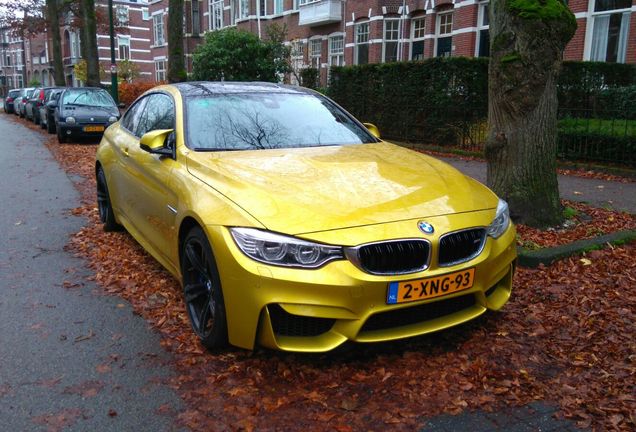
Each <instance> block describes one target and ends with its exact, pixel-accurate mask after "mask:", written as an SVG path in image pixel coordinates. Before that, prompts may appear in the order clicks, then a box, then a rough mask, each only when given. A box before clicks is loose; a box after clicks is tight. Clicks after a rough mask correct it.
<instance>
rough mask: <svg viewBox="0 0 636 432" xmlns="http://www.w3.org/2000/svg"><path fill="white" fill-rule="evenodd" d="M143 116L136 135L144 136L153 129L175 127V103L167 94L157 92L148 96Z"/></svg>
mask: <svg viewBox="0 0 636 432" xmlns="http://www.w3.org/2000/svg"><path fill="white" fill-rule="evenodd" d="M147 99H148V102H147V103H146V106H145V109H144V113H143V116H142V117H141V121H140V122H139V126H138V127H137V130H136V133H135V135H137V136H138V137H141V136H143V135H144V134H145V133H148V132H150V131H153V130H158V129H174V103H173V102H172V98H171V97H170V96H168V95H165V94H160V93H155V94H151V95H150V96H148V98H147Z"/></svg>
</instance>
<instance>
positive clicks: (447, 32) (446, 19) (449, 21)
mask: <svg viewBox="0 0 636 432" xmlns="http://www.w3.org/2000/svg"><path fill="white" fill-rule="evenodd" d="M452 35H453V12H452V11H451V12H444V13H440V14H439V15H437V50H436V53H435V55H436V56H437V57H450V56H451V51H452V50H453V36H452Z"/></svg>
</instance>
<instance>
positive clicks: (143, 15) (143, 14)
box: [141, 8, 150, 21]
mask: <svg viewBox="0 0 636 432" xmlns="http://www.w3.org/2000/svg"><path fill="white" fill-rule="evenodd" d="M141 19H143V20H144V21H148V20H149V19H150V12H149V11H148V8H141Z"/></svg>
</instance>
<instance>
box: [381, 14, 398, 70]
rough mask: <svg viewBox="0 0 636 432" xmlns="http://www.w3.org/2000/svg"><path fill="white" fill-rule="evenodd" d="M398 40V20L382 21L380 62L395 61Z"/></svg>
mask: <svg viewBox="0 0 636 432" xmlns="http://www.w3.org/2000/svg"><path fill="white" fill-rule="evenodd" d="M399 39H400V20H397V19H391V20H384V44H383V46H382V61H383V62H384V63H389V62H394V61H397V59H398V42H399Z"/></svg>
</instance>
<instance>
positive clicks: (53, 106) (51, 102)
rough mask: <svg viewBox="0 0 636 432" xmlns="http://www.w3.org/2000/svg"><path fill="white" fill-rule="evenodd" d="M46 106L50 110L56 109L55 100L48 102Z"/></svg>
mask: <svg viewBox="0 0 636 432" xmlns="http://www.w3.org/2000/svg"><path fill="white" fill-rule="evenodd" d="M46 106H47V107H49V108H52V109H55V108H57V101H56V100H52V101H48V102H47V103H46Z"/></svg>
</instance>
